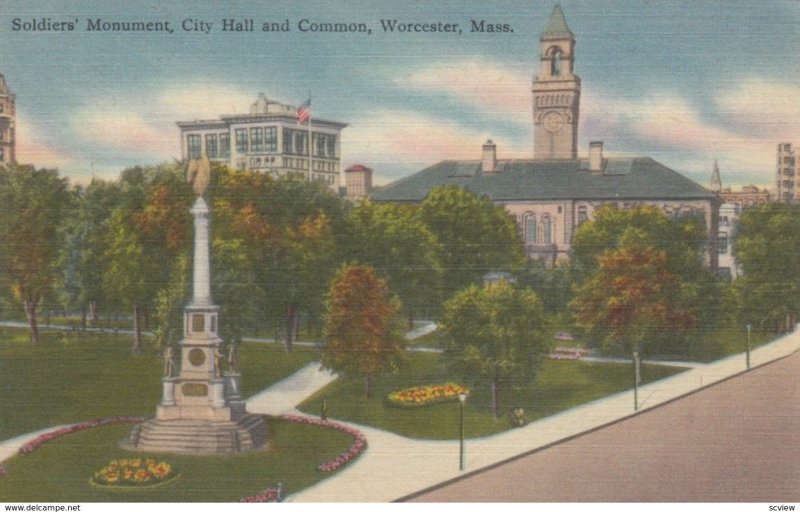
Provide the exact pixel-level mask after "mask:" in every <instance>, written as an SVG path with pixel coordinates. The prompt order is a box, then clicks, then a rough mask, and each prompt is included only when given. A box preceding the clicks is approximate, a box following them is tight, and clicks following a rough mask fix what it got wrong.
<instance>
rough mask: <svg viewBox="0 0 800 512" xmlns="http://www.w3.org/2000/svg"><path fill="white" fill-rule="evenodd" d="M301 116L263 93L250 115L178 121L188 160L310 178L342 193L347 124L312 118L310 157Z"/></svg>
mask: <svg viewBox="0 0 800 512" xmlns="http://www.w3.org/2000/svg"><path fill="white" fill-rule="evenodd" d="M299 112H300V110H299V109H298V108H297V107H294V106H290V105H283V104H281V103H278V102H276V101H272V100H269V99H267V97H266V96H264V95H263V94H259V95H258V99H256V101H255V103H253V104H252V105H251V106H250V113H249V114H234V115H224V116H222V117H220V118H219V119H213V120H196V121H179V122H178V127H179V128H180V130H181V156H182V158H183V159H187V158H200V157H201V156H202V155H206V156H207V157H208V159H209V160H211V161H212V162H223V163H226V164H228V165H229V166H231V167H232V168H234V169H250V170H254V171H260V172H266V173H270V174H272V175H274V176H283V175H286V174H297V175H300V176H305V177H309V175H310V178H311V180H312V181H319V182H322V183H324V184H326V185H327V186H328V187H330V188H331V189H332V190H334V191H337V192H338V190H339V170H340V168H339V161H340V159H341V150H340V144H341V138H340V133H341V131H342V129H343V128H345V127H346V126H347V124H345V123H340V122H336V121H328V120H325V119H319V118H316V117H312V118H311V130H310V133H311V144H310V146H311V156H310V158H309V128H308V121H306V122H304V123H302V124H301V123H299V122H298V115H299ZM303 112H304V113H305V112H306V110H303ZM309 164H310V165H309ZM309 166H311V167H312V169H311V170H310V172H309Z"/></svg>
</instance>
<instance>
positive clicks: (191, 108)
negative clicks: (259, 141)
mask: <svg viewBox="0 0 800 512" xmlns="http://www.w3.org/2000/svg"><path fill="white" fill-rule="evenodd" d="M254 99H255V97H254V95H253V94H252V93H245V92H243V91H240V90H237V89H234V88H231V87H228V86H224V85H223V86H221V85H216V84H212V83H205V84H202V85H195V84H192V85H183V84H178V83H175V84H171V85H168V86H167V87H166V88H164V89H163V90H161V91H160V92H157V93H152V92H149V91H141V92H139V93H137V94H132V95H128V96H124V97H113V98H105V97H96V98H94V99H93V100H92V101H91V102H89V103H88V104H87V105H84V106H83V107H82V108H81V109H80V111H79V112H77V113H76V114H75V115H74V116H73V117H72V125H71V128H72V131H73V133H74V134H75V135H76V136H77V137H78V139H79V140H80V142H81V143H83V144H86V145H90V146H93V147H98V148H101V149H102V150H103V151H105V152H114V153H116V154H118V156H119V157H120V158H135V159H138V161H142V160H145V161H147V160H150V161H153V162H158V161H163V160H169V159H171V158H176V157H178V156H179V155H180V141H179V137H178V128H177V126H176V125H175V123H176V122H177V121H182V120H194V119H217V118H219V116H220V115H223V114H235V113H242V112H248V111H249V106H250V103H252V102H253V100H254ZM143 155H144V158H143Z"/></svg>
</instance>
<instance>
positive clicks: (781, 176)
mask: <svg viewBox="0 0 800 512" xmlns="http://www.w3.org/2000/svg"><path fill="white" fill-rule="evenodd" d="M797 164H798V162H797V158H796V155H795V151H794V149H792V145H791V144H790V143H788V142H783V143H781V144H778V156H777V171H778V173H777V186H776V187H775V190H776V192H777V194H776V195H777V200H778V201H784V202H794V201H796V200H797V199H798V194H800V190H798V188H800V184H798V179H800V176H798V174H799V173H798V168H797Z"/></svg>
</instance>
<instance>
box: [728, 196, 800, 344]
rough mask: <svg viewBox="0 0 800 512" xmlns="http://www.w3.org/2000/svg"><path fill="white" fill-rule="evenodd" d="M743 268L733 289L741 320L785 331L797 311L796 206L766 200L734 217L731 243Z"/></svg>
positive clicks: (799, 228)
mask: <svg viewBox="0 0 800 512" xmlns="http://www.w3.org/2000/svg"><path fill="white" fill-rule="evenodd" d="M733 250H734V254H735V256H736V260H737V262H738V263H739V265H741V267H742V270H743V271H744V277H741V278H739V279H737V280H736V281H735V283H734V288H735V289H736V292H737V293H738V295H739V296H740V297H742V298H743V300H741V302H740V304H741V308H742V309H741V316H742V319H743V320H744V321H745V322H746V323H751V324H753V325H757V326H761V327H762V329H766V328H767V327H768V326H769V327H771V328H773V329H774V330H776V331H790V330H792V329H793V327H794V324H795V323H796V321H797V314H798V311H800V274H799V273H798V272H797V271H796V269H797V268H798V264H800V207H798V206H797V205H789V204H785V203H769V204H765V205H759V206H756V207H753V208H749V209H748V210H746V211H745V212H744V213H743V214H742V215H741V216H740V217H739V226H738V231H737V235H736V237H735V238H734V245H733Z"/></svg>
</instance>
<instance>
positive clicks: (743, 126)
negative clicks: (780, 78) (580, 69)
mask: <svg viewBox="0 0 800 512" xmlns="http://www.w3.org/2000/svg"><path fill="white" fill-rule="evenodd" d="M744 94H745V93H743V92H742V91H737V90H732V91H725V92H724V93H723V94H721V95H720V96H718V97H717V100H716V101H715V102H714V103H712V104H708V105H704V106H703V109H700V108H698V107H696V106H695V105H694V104H693V103H692V102H691V101H689V100H688V99H687V98H686V97H684V96H683V95H681V94H680V93H679V92H677V91H670V90H662V91H650V92H649V93H647V94H646V95H644V96H642V97H639V98H633V99H631V98H623V97H618V96H615V95H613V94H608V93H607V92H602V91H600V92H595V93H589V94H587V95H586V99H585V101H584V106H583V107H582V109H581V113H582V115H583V117H584V119H585V120H586V121H585V125H584V127H583V129H584V133H586V132H587V131H589V132H590V133H591V136H592V137H602V138H605V140H606V141H608V142H609V145H610V146H611V147H614V144H615V143H616V144H622V145H624V146H626V148H627V149H628V150H633V151H635V152H636V153H638V154H641V149H638V150H637V148H636V147H635V146H636V144H637V143H638V144H641V145H642V146H646V147H649V148H652V147H655V148H657V149H658V150H659V152H660V153H662V154H665V155H666V156H667V158H670V156H672V155H674V159H675V161H681V162H684V165H686V162H690V161H693V162H694V163H693V164H689V165H690V169H684V170H691V171H694V172H695V173H699V172H703V173H705V172H709V173H710V169H711V162H712V161H713V159H714V158H719V159H720V164H721V165H723V166H725V167H728V168H730V169H731V170H732V174H733V177H734V179H735V178H736V177H737V176H738V175H743V174H744V173H745V171H746V174H747V175H748V176H749V179H752V177H753V176H759V177H760V182H761V184H771V181H772V172H773V171H774V168H773V167H774V163H773V161H774V151H775V145H776V144H777V142H779V140H777V139H780V137H777V134H776V133H775V130H776V128H775V126H777V125H774V124H773V123H775V121H774V120H772V121H767V120H766V119H763V118H761V117H760V116H761V114H760V112H761V110H760V109H759V108H758V107H757V106H755V105H749V104H748V102H747V101H746V100H745V96H744ZM733 105H738V106H739V107H740V109H739V110H738V111H735V114H736V115H732V113H734V111H733V110H732V109H731V107H732V106H733ZM773 108H774V107H773ZM756 121H757V122H758V123H760V124H755V125H754V124H753V123H754V122H756ZM754 126H761V129H754ZM586 128H588V130H586ZM609 137H610V138H609ZM615 139H616V140H615Z"/></svg>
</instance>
